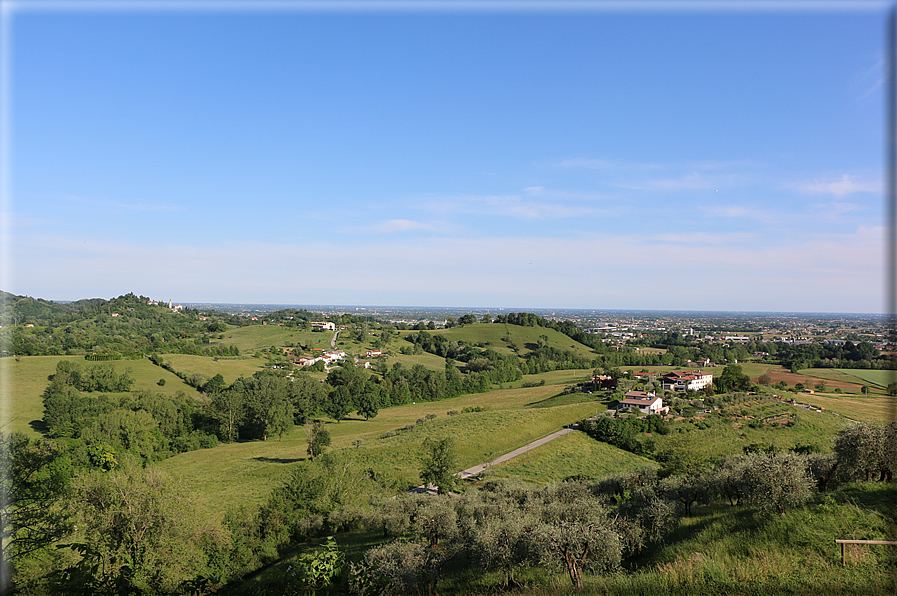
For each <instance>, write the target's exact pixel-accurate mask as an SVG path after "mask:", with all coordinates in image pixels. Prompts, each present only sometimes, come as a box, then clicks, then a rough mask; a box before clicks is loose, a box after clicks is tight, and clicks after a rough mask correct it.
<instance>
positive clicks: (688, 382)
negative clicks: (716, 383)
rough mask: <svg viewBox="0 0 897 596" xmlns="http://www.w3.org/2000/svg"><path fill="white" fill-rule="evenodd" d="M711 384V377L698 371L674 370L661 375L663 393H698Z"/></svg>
mask: <svg viewBox="0 0 897 596" xmlns="http://www.w3.org/2000/svg"><path fill="white" fill-rule="evenodd" d="M711 383H713V375H711V374H709V373H705V372H702V371H700V370H690V371H681V370H674V371H672V372H668V373H667V374H665V375H663V389H664V391H686V390H688V389H691V390H692V391H700V390H701V389H703V388H704V387H706V386H707V385H710V384H711Z"/></svg>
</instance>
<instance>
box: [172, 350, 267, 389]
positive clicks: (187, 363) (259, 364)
mask: <svg viewBox="0 0 897 596" xmlns="http://www.w3.org/2000/svg"><path fill="white" fill-rule="evenodd" d="M162 359H163V360H164V361H165V363H166V364H170V365H171V367H172V368H173V369H174V370H176V371H178V372H182V373H185V374H186V375H187V377H189V376H190V375H192V374H201V375H202V376H203V377H205V378H206V379H211V378H212V377H214V376H215V375H217V374H220V375H221V376H222V377H224V382H225V383H227V384H228V385H230V384H231V383H233V382H234V381H236V380H237V378H239V377H251V376H252V375H253V374H255V373H257V372H258V371H260V370H262V368H263V367H264V365H265V364H266V362H267V361H266V360H264V359H262V358H250V357H240V358H233V359H231V358H219V359H218V360H215V359H214V358H212V357H209V356H193V355H191V354H162ZM156 370H159V371H163V369H162V368H161V367H158V366H157V367H156ZM163 372H164V371H163ZM175 378H176V379H177V380H178V382H182V381H181V380H180V379H179V378H177V377H175ZM166 386H167V385H166Z"/></svg>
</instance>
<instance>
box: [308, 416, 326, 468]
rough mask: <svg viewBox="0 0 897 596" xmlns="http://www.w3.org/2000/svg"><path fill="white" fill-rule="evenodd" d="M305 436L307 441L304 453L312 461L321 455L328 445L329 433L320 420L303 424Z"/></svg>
mask: <svg viewBox="0 0 897 596" xmlns="http://www.w3.org/2000/svg"><path fill="white" fill-rule="evenodd" d="M305 435H306V437H307V440H308V448H307V449H306V452H307V453H308V456H309V457H311V459H312V461H314V459H315V458H316V457H318V456H319V455H321V454H322V453H324V448H325V447H328V446H329V445H330V431H328V430H327V429H326V428H324V422H323V421H322V420H315V421H314V422H311V423H309V422H306V423H305Z"/></svg>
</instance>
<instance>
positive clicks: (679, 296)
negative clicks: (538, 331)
mask: <svg viewBox="0 0 897 596" xmlns="http://www.w3.org/2000/svg"><path fill="white" fill-rule="evenodd" d="M719 236H720V237H717V235H715V234H705V235H703V236H702V235H700V234H699V235H697V236H696V238H695V239H696V240H698V241H696V242H692V241H689V238H683V237H681V236H679V235H677V234H670V235H668V236H666V237H663V236H662V235H659V236H657V237H655V238H654V240H655V241H653V242H652V241H646V239H645V237H643V236H641V235H639V234H634V233H632V234H589V235H584V234H581V235H578V236H576V237H571V238H540V237H515V238H458V237H431V238H428V239H426V240H425V241H420V240H419V239H418V240H415V241H402V240H400V239H399V238H398V237H395V236H393V237H386V238H383V240H382V242H378V244H377V250H366V251H360V250H359V249H358V246H355V245H352V246H347V245H341V244H338V243H335V242H333V243H328V242H307V243H296V244H269V243H260V242H251V243H250V242H247V243H238V244H222V245H219V246H187V245H180V246H173V245H163V246H150V245H147V246H131V245H126V244H121V245H116V244H112V243H102V242H87V241H84V240H81V239H78V238H59V237H30V238H28V239H27V244H26V243H24V242H21V240H22V239H20V242H19V244H18V246H17V247H16V252H17V253H18V254H17V255H16V257H17V258H19V259H20V262H28V263H40V266H39V267H33V268H31V269H30V270H23V271H20V272H19V275H18V279H17V280H16V281H17V283H18V284H21V286H22V287H23V288H27V291H26V293H27V294H29V295H37V296H41V297H47V298H50V299H75V298H82V297H85V296H88V295H89V296H96V295H97V294H99V295H108V296H114V295H119V294H122V293H125V292H129V291H135V292H138V293H143V294H144V295H151V296H168V297H171V298H173V299H175V300H180V301H182V302H191V301H193V302H199V301H215V302H245V301H250V302H251V301H256V300H257V298H253V297H257V296H258V295H259V293H260V292H262V291H264V295H266V296H269V298H267V299H266V301H268V302H280V303H295V304H310V303H328V302H330V303H339V304H409V305H410V304H426V303H428V304H434V305H446V306H450V305H457V304H484V303H491V304H501V305H515V304H520V300H521V299H520V297H521V296H526V297H527V298H526V300H527V304H524V305H523V306H530V307H533V308H535V307H541V306H545V307H551V306H554V307H558V308H560V307H570V308H664V309H680V308H681V309H693V310H705V309H710V310H712V309H714V308H718V306H714V305H718V304H727V305H728V306H727V308H731V309H736V310H796V311H828V312H831V311H837V312H844V311H850V312H877V311H879V309H880V305H879V304H878V303H877V297H878V296H880V290H881V286H882V280H881V275H880V271H881V267H882V251H881V242H882V239H883V237H884V230H883V229H882V228H880V227H877V228H876V227H861V228H858V229H857V230H856V231H855V232H854V233H851V234H842V235H838V236H830V237H826V238H823V239H820V240H817V241H808V240H807V238H808V237H812V236H807V237H799V236H797V235H795V236H794V237H785V238H783V239H781V240H779V241H777V242H771V241H770V240H769V239H768V238H757V239H752V238H751V237H750V235H749V234H732V235H728V236H729V237H728V238H723V237H722V236H727V235H719ZM658 242H661V243H662V244H658ZM734 243H737V246H736V245H735V244H734ZM745 244H747V245H748V246H744V245H745ZM708 246H712V247H713V248H712V250H708ZM271 255H277V259H272V258H271ZM610 255H615V256H614V258H608V257H609V256H610ZM783 255H787V259H783V258H782V256H783ZM622 256H625V258H618V257H622ZM284 262H310V263H326V262H335V263H340V264H341V265H340V267H334V268H331V269H329V270H328V271H327V274H326V275H320V276H318V275H284V271H283V268H282V263H284ZM670 268H673V269H674V270H676V271H678V272H680V273H681V274H682V275H684V276H685V277H684V278H683V279H684V280H691V281H690V282H689V283H681V284H679V283H674V284H667V285H665V286H664V289H663V291H662V292H656V291H642V290H640V288H645V277H644V275H645V272H648V271H658V272H659V271H663V270H668V269H670ZM235 271H239V272H240V278H241V281H240V284H238V285H236V286H235V285H234V283H233V276H234V272H235ZM88 273H89V274H90V276H89V277H88V276H87V274H88ZM535 279H538V283H534V280H535ZM573 280H577V281H576V282H575V283H571V282H572V281H573ZM610 280H613V283H609V282H610ZM692 282H693V283H692ZM785 282H787V285H788V286H789V287H799V288H801V291H800V292H794V293H790V294H789V295H787V296H785V297H783V296H782V295H781V292H776V291H773V290H774V289H775V288H776V287H781V286H780V285H778V284H781V283H785ZM85 284H89V287H87V286H86V285H85ZM188 287H189V288H202V290H199V291H201V292H202V295H195V294H191V295H184V293H185V291H186V290H185V289H184V288H188ZM558 287H564V288H566V290H565V300H566V301H567V303H566V304H559V303H558V300H557V297H556V292H557V288H558ZM858 287H862V288H864V289H865V290H866V291H865V292H864V293H863V294H862V295H857V293H856V291H855V289H856V288H858ZM16 289H17V288H13V289H12V291H14V292H15V290H16ZM733 289H737V291H735V292H733ZM191 292H192V293H195V292H197V290H195V289H194V290H192V291H191ZM73 294H74V295H73ZM846 304H849V305H851V306H850V307H849V308H847V307H845V306H844V305H846Z"/></svg>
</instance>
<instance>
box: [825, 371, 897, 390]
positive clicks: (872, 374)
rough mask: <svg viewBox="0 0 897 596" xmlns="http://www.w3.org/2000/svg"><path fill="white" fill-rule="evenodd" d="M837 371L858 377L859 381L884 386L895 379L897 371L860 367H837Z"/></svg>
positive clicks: (896, 379) (896, 378)
mask: <svg viewBox="0 0 897 596" xmlns="http://www.w3.org/2000/svg"><path fill="white" fill-rule="evenodd" d="M836 370H838V372H841V373H844V374H845V375H850V376H853V377H857V378H858V379H860V382H861V383H862V382H865V383H872V384H873V385H878V386H879V387H882V388H886V387H887V386H888V385H889V384H890V383H893V382H895V381H897V371H894V370H866V369H862V368H839V369H836Z"/></svg>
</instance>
